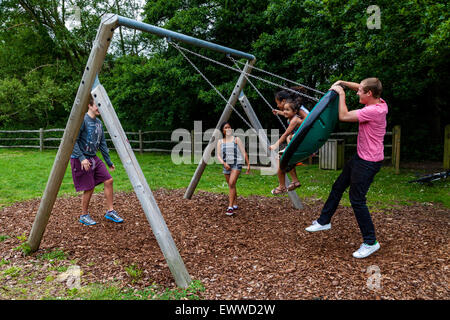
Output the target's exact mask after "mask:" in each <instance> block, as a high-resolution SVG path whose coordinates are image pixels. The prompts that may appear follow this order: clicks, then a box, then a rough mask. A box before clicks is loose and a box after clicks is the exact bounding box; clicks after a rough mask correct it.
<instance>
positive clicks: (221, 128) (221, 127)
mask: <svg viewBox="0 0 450 320" xmlns="http://www.w3.org/2000/svg"><path fill="white" fill-rule="evenodd" d="M227 124H229V125H230V127H231V123H229V122H228V121H225V122H222V124H221V125H220V132H221V133H222V134H223V128H224V127H225V126H226V125H227Z"/></svg>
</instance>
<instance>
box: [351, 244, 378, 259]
mask: <svg viewBox="0 0 450 320" xmlns="http://www.w3.org/2000/svg"><path fill="white" fill-rule="evenodd" d="M378 249H380V244H379V243H378V241H377V242H375V243H374V244H373V245H368V244H365V243H363V244H362V245H361V246H360V247H359V249H358V250H356V251H355V252H353V257H355V258H358V259H362V258H366V257H368V256H370V255H371V254H372V253H374V252H375V251H377V250H378Z"/></svg>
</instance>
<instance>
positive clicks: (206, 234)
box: [0, 189, 450, 300]
mask: <svg viewBox="0 0 450 320" xmlns="http://www.w3.org/2000/svg"><path fill="white" fill-rule="evenodd" d="M183 194H184V190H171V191H168V190H165V189H159V190H156V191H155V192H154V195H155V198H156V200H157V202H158V204H159V207H160V208H161V212H162V214H163V216H164V219H165V221H166V223H167V225H168V227H169V230H170V232H171V233H172V236H173V238H174V240H175V243H176V245H177V247H178V250H179V251H180V254H181V256H182V258H183V260H184V263H185V265H186V268H187V270H188V272H189V273H190V275H191V277H192V278H193V279H198V280H200V281H201V282H202V283H203V284H204V286H205V288H206V291H205V292H203V293H201V297H202V298H203V299H289V300H290V299H449V298H450V294H449V282H448V280H449V265H450V263H449V262H450V261H449V252H450V251H449V244H450V241H449V224H450V219H449V213H450V210H449V209H447V208H444V207H442V206H440V205H436V204H429V205H423V204H414V205H411V206H396V207H395V208H392V209H389V210H384V211H382V212H380V211H378V212H372V217H373V220H374V224H375V228H376V232H377V238H378V240H379V242H380V244H381V249H380V250H379V251H378V252H376V253H375V254H374V255H372V256H370V257H368V258H366V259H362V260H357V259H354V258H353V257H352V252H353V251H355V250H356V249H358V247H359V245H360V244H361V241H362V239H361V234H360V231H359V228H358V226H357V224H356V220H355V218H354V215H353V211H352V209H351V208H348V207H342V206H340V207H339V208H338V211H337V213H336V215H335V217H334V218H333V222H332V225H333V226H332V229H331V230H329V231H325V232H318V233H313V234H310V233H308V232H306V231H304V228H305V227H307V226H308V225H309V224H310V223H311V221H313V220H314V219H316V218H317V215H318V214H319V212H320V209H321V207H322V205H323V202H321V201H313V200H305V201H304V205H305V208H304V209H303V210H296V209H294V208H292V206H291V203H290V201H289V199H288V198H287V197H277V198H274V197H262V196H250V197H246V198H243V197H239V199H238V204H239V206H240V209H239V210H238V211H237V212H236V214H235V216H232V217H229V216H226V215H225V209H226V206H227V203H228V201H227V199H228V197H227V195H226V194H214V193H208V192H203V191H200V192H197V193H196V194H195V195H194V196H193V198H192V200H186V199H183ZM80 199H81V198H80V197H60V198H58V199H57V201H56V203H55V206H54V209H53V213H52V216H51V218H50V220H49V224H48V226H47V229H46V232H45V234H44V238H43V241H42V243H41V247H40V249H39V251H38V252H37V253H34V254H33V255H37V254H39V252H41V253H42V252H44V251H48V250H51V249H55V248H60V249H62V250H63V251H64V252H66V254H67V258H68V259H71V260H76V261H77V264H78V265H80V266H81V268H82V270H83V276H82V284H87V283H90V282H108V281H120V282H121V283H122V284H123V285H128V284H130V283H131V279H130V277H129V275H128V274H127V272H126V271H125V267H127V266H130V265H133V264H134V265H136V266H137V267H138V268H140V269H141V270H143V277H142V279H141V280H140V281H138V282H137V283H134V284H133V286H134V287H142V288H143V287H146V286H149V285H151V284H152V283H154V282H155V283H157V284H159V285H162V286H165V287H168V288H175V283H174V281H173V278H172V276H171V273H170V271H169V269H168V266H167V264H166V261H165V259H164V257H163V255H162V253H161V250H160V249H159V247H158V244H157V242H156V240H155V237H154V235H153V233H152V231H151V229H150V226H149V224H148V222H147V220H146V218H145V216H144V213H143V210H142V209H141V207H140V204H139V201H138V199H137V197H136V195H135V194H134V193H116V194H115V201H114V205H115V209H116V210H117V211H118V212H119V214H120V215H121V216H122V217H123V218H124V219H125V222H124V223H122V224H115V223H113V222H110V221H107V220H106V219H105V218H104V217H103V216H104V212H105V207H104V197H103V194H101V193H99V194H94V196H93V198H92V200H91V206H90V212H91V216H92V217H93V218H94V220H96V221H97V222H98V224H97V225H95V226H91V227H87V226H84V225H82V224H81V223H79V222H78V217H79V208H80ZM39 201H40V200H39V199H35V200H30V201H26V202H21V203H16V204H14V205H12V206H10V207H7V208H4V209H2V210H1V211H0V234H3V235H5V234H6V235H10V236H18V235H21V234H22V233H24V232H25V233H26V234H28V233H29V231H30V230H31V225H32V222H33V219H34V216H35V213H36V211H37V209H38V207H39ZM8 243H10V242H7V241H4V242H3V243H2V242H0V259H1V258H2V256H1V255H3V256H5V255H6V254H7V251H8V250H9V251H10V250H12V249H11V248H10V247H8ZM15 245H17V244H15ZM9 246H11V243H10V244H9ZM372 266H375V267H372ZM376 268H379V271H380V273H379V275H381V277H378V279H379V281H378V285H379V286H378V287H377V283H376V281H375V280H376V278H373V276H378V275H376V274H375V273H372V271H370V270H377V269H376ZM374 281H375V282H374ZM374 285H375V286H374Z"/></svg>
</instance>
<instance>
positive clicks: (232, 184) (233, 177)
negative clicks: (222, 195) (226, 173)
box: [228, 170, 241, 207]
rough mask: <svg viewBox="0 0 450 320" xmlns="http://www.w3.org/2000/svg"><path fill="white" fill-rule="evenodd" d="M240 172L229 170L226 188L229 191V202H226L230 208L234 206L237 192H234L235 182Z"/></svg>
mask: <svg viewBox="0 0 450 320" xmlns="http://www.w3.org/2000/svg"><path fill="white" fill-rule="evenodd" d="M240 173H241V172H240V171H239V170H231V174H230V178H229V180H228V187H229V190H230V194H229V198H228V199H229V200H228V206H229V207H232V206H233V205H235V204H236V198H237V190H236V182H237V179H238V178H239V174H240Z"/></svg>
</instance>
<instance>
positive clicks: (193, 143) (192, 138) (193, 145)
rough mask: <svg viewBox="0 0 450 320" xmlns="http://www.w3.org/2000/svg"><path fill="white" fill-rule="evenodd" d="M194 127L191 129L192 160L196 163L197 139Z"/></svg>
mask: <svg viewBox="0 0 450 320" xmlns="http://www.w3.org/2000/svg"><path fill="white" fill-rule="evenodd" d="M194 137H195V136H194V129H192V130H191V161H192V163H195V156H194V152H195V139H194Z"/></svg>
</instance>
